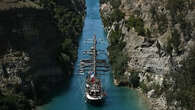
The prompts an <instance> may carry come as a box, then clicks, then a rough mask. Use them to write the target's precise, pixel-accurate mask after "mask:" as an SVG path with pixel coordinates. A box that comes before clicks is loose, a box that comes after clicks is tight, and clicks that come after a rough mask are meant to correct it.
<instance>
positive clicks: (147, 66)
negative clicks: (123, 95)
mask: <svg viewBox="0 0 195 110" xmlns="http://www.w3.org/2000/svg"><path fill="white" fill-rule="evenodd" d="M114 1H115V0H112V1H111V0H107V1H106V2H105V0H102V3H103V4H102V5H101V6H102V7H101V16H102V18H103V21H105V20H104V19H110V18H112V13H113V11H114V10H115V8H116V7H114V6H112V5H110V4H112V2H114ZM172 1H173V2H172ZM181 1H182V2H179V3H178V1H177V0H121V3H120V5H119V6H118V7H117V9H119V10H120V11H121V12H123V13H124V18H123V19H122V20H120V21H119V22H117V21H114V22H112V23H110V24H109V25H108V24H106V23H104V24H105V29H106V30H107V32H108V38H109V37H112V36H110V35H111V34H110V32H111V31H112V30H114V29H115V27H116V26H118V25H119V26H118V27H119V30H120V31H121V32H122V33H123V35H124V39H123V41H124V42H126V46H125V48H123V50H122V51H121V52H123V53H124V54H125V55H127V56H128V58H129V60H128V66H127V68H126V72H129V70H136V71H138V72H139V77H140V82H141V84H142V87H143V85H144V87H146V88H147V91H145V92H146V94H147V96H148V97H149V100H150V102H151V104H152V107H151V109H152V110H169V109H171V110H179V109H181V107H180V102H179V101H176V100H175V99H172V101H171V102H167V100H168V99H167V98H168V97H166V96H167V95H166V94H167V92H165V90H164V91H161V93H160V94H159V95H154V94H158V88H164V84H165V82H166V84H169V85H170V86H169V89H168V90H167V91H168V92H169V93H170V92H172V91H174V89H173V88H174V86H175V80H174V79H175V77H173V76H172V73H174V72H176V71H178V69H179V68H181V67H182V62H183V61H184V60H185V59H186V58H187V57H188V55H189V54H190V51H191V48H192V47H193V45H194V43H195V41H194V36H195V35H194V34H195V9H194V8H195V7H194V5H193V4H194V2H195V1H194V0H188V1H185V0H184V1H183V0H181ZM178 7H179V8H178ZM132 16H134V17H135V18H140V19H142V20H143V24H144V25H143V29H144V30H145V35H140V34H139V33H138V31H139V30H137V29H136V27H135V26H134V27H130V28H129V27H128V22H129V19H130V18H132ZM135 22H136V21H135ZM148 32H149V35H148ZM129 74H131V72H129ZM127 77H129V76H127ZM181 110H185V107H183V108H182V109H181Z"/></svg>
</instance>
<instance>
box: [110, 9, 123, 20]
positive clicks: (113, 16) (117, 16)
mask: <svg viewBox="0 0 195 110" xmlns="http://www.w3.org/2000/svg"><path fill="white" fill-rule="evenodd" d="M124 16H125V14H124V13H123V12H122V11H121V10H119V9H118V8H117V9H114V10H113V12H112V14H111V15H110V19H111V22H115V21H117V22H119V21H121V20H122V19H123V18H124Z"/></svg>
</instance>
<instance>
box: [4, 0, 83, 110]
mask: <svg viewBox="0 0 195 110" xmlns="http://www.w3.org/2000/svg"><path fill="white" fill-rule="evenodd" d="M75 2H76V4H79V5H78V6H74V5H73V4H72V2H71V0H65V1H61V0H41V1H40V3H39V5H41V6H42V8H40V9H38V8H26V7H23V8H11V9H9V10H0V29H1V33H0V36H1V40H0V45H1V46H0V50H1V53H0V54H1V55H3V54H4V53H6V51H7V50H8V49H9V48H12V49H13V50H16V51H21V52H23V51H24V52H25V53H27V54H29V56H30V63H29V64H28V66H29V68H30V69H29V70H28V71H26V72H25V73H22V82H23V83H22V84H21V85H16V86H17V87H16V88H12V90H13V95H10V94H3V96H0V105H3V106H0V109H1V110H28V109H29V108H27V107H30V108H31V106H30V105H29V104H30V102H29V101H28V100H33V101H34V102H35V105H39V104H43V103H46V102H47V101H49V100H50V99H51V97H53V95H55V93H56V92H58V91H57V90H58V88H60V86H62V85H63V86H64V85H65V83H67V82H66V81H68V78H69V76H70V75H71V73H72V71H73V64H74V61H75V60H76V57H77V47H78V39H79V35H80V33H81V31H82V26H83V19H82V18H83V15H84V9H81V8H82V6H81V4H80V3H77V2H78V1H77V0H75ZM75 8H77V9H78V10H79V11H81V12H78V10H77V9H75ZM83 8H84V7H83ZM13 15H14V16H13ZM59 65H60V66H62V67H63V68H62V69H64V70H65V71H66V72H62V71H61V69H60V66H59ZM50 67H51V71H49V69H48V68H50ZM55 70H56V72H54V71H55ZM31 81H33V83H34V91H33V90H32V85H31ZM63 82H64V83H63ZM14 86H15V85H14ZM53 88H55V89H53ZM48 91H50V92H48ZM20 93H22V94H20ZM0 95H1V94H0ZM15 97H17V98H18V99H17V100H15ZM12 98H13V99H12ZM20 99H21V100H20ZM33 101H32V102H33ZM23 103H25V104H23ZM26 103H28V104H26ZM25 105H26V106H27V107H26V106H25Z"/></svg>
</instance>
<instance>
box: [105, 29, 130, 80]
mask: <svg viewBox="0 0 195 110" xmlns="http://www.w3.org/2000/svg"><path fill="white" fill-rule="evenodd" d="M109 40H110V46H109V47H108V51H109V54H110V55H109V58H110V64H111V65H112V71H113V74H114V76H115V77H119V76H121V75H123V73H124V71H125V68H126V66H127V61H128V58H127V56H126V55H125V54H123V52H122V50H123V48H124V47H125V45H126V43H125V42H124V41H123V35H122V33H121V30H120V29H119V28H118V27H116V29H115V31H114V30H113V31H112V32H111V35H110V37H109Z"/></svg>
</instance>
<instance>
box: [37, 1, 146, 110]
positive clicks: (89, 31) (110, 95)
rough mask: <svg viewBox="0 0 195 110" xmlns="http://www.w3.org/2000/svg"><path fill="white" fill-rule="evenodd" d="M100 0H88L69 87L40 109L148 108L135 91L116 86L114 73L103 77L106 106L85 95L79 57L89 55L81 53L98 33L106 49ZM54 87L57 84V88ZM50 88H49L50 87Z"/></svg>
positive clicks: (99, 109)
mask: <svg viewBox="0 0 195 110" xmlns="http://www.w3.org/2000/svg"><path fill="white" fill-rule="evenodd" d="M99 5H100V4H99V0H86V6H87V15H86V18H85V24H84V28H83V32H82V35H81V38H80V43H79V49H78V59H77V62H76V64H75V70H74V75H73V78H72V79H71V82H70V85H69V88H68V89H67V90H65V91H64V92H63V93H61V94H59V95H58V96H56V97H55V98H54V99H52V100H51V102H49V103H48V104H46V105H43V106H41V107H40V108H39V109H41V110H147V109H146V108H145V107H146V106H145V105H144V104H143V103H142V100H141V99H140V98H139V97H138V96H137V94H136V92H135V91H133V90H131V89H129V88H125V87H116V86H114V85H113V83H112V76H111V74H110V73H109V72H108V73H105V75H103V76H101V77H102V81H103V82H102V83H103V87H104V89H105V91H106V93H107V97H106V101H105V104H104V105H103V106H99V107H97V106H92V105H89V104H87V103H85V99H84V94H83V92H84V87H83V84H82V83H83V81H84V77H83V76H79V75H76V74H77V73H78V69H79V61H80V60H81V59H83V58H86V57H87V56H86V55H85V56H84V55H82V51H83V50H89V48H90V46H91V44H88V43H86V42H85V40H87V39H92V38H93V35H94V34H95V35H96V36H97V42H99V43H98V44H97V49H101V50H106V49H107V46H108V41H107V38H106V33H105V32H104V28H103V24H102V21H101V17H100V14H99ZM98 58H101V59H103V58H106V59H108V58H107V55H105V54H102V55H99V56H98ZM54 89H55V88H54ZM48 92H49V91H48Z"/></svg>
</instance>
